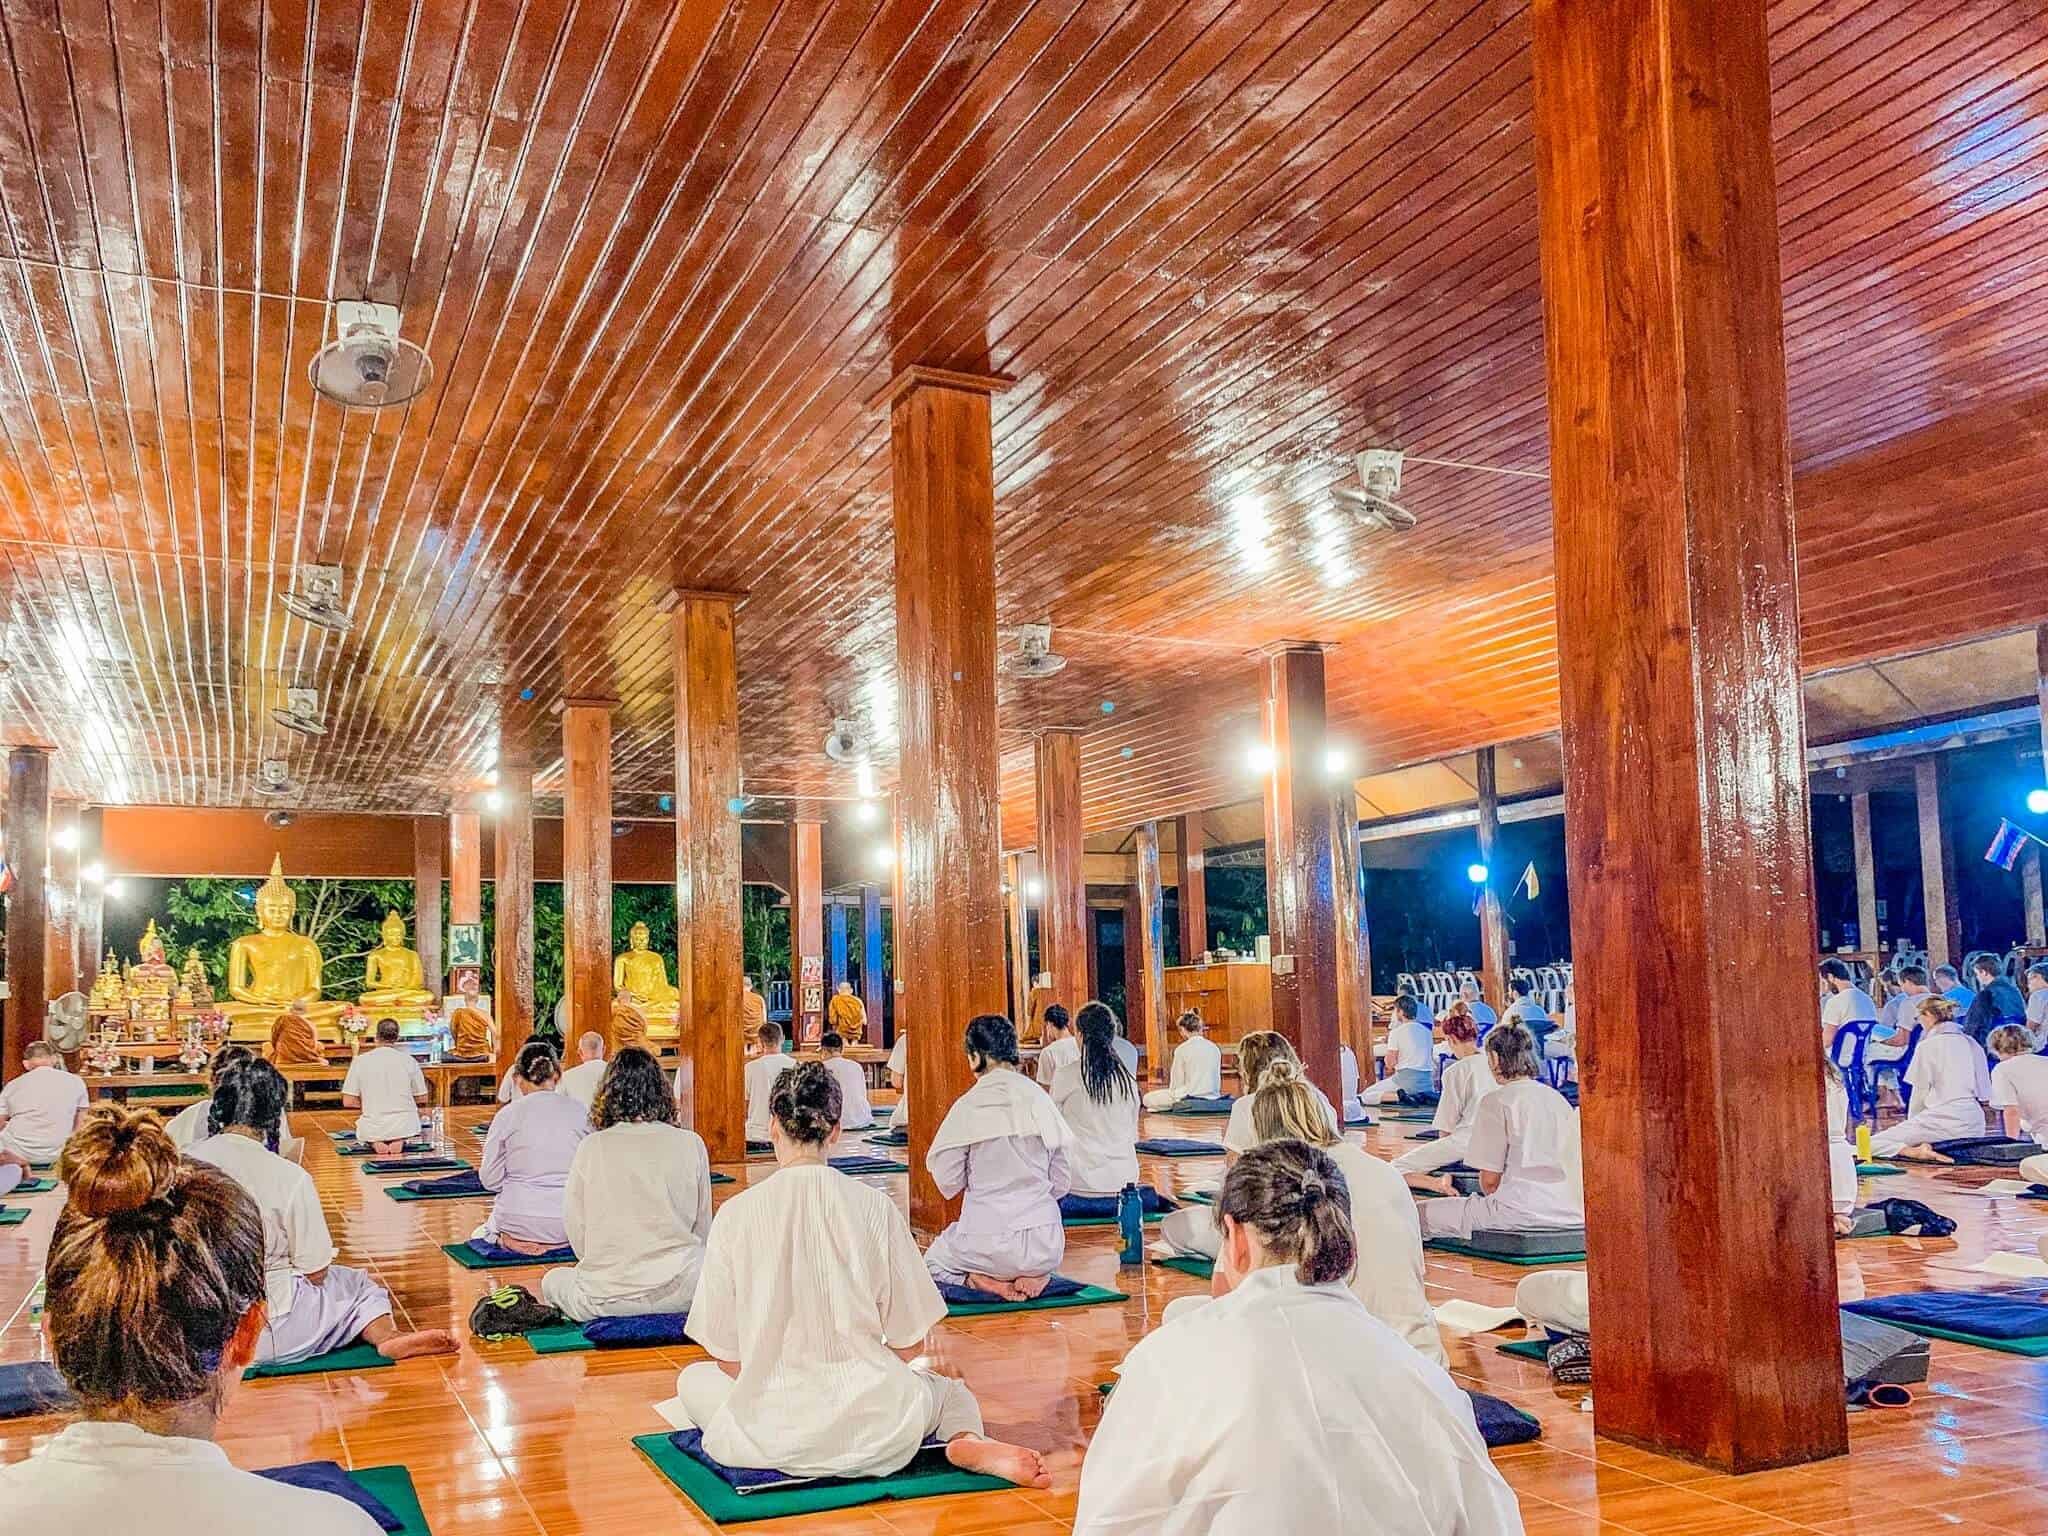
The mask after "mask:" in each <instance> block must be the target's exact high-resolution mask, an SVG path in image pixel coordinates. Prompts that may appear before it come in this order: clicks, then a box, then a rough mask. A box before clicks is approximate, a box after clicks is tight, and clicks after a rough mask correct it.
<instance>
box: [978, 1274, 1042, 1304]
mask: <svg viewBox="0 0 2048 1536" xmlns="http://www.w3.org/2000/svg"><path fill="white" fill-rule="evenodd" d="M967 1284H968V1285H969V1286H970V1287H971V1288H972V1289H974V1290H977V1291H987V1292H988V1293H989V1294H990V1295H991V1296H1000V1297H1002V1298H1003V1300H1005V1301H1028V1300H1029V1299H1030V1298H1029V1297H1027V1296H1025V1295H1024V1294H1023V1293H1022V1292H1021V1291H1019V1290H1018V1289H1017V1286H1016V1283H1015V1282H1014V1281H1010V1280H998V1279H997V1278H996V1277H995V1276H994V1275H979V1274H974V1273H972V1272H971V1271H970V1272H969V1274H968V1276H967Z"/></svg>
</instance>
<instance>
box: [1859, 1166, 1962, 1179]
mask: <svg viewBox="0 0 2048 1536" xmlns="http://www.w3.org/2000/svg"><path fill="white" fill-rule="evenodd" d="M1927 1166H1928V1167H1930V1168H1951V1167H1954V1166H1955V1165H1954V1164H1953V1163H1929V1164H1928V1165H1927ZM1905 1171H1906V1170H1905V1169H1903V1168H1894V1167H1893V1166H1892V1165H1891V1164H1890V1163H1858V1164H1857V1165H1856V1177H1857V1178H1859V1179H1888V1178H1890V1177H1892V1176H1893V1175H1894V1174H1899V1173H1904V1172H1905Z"/></svg>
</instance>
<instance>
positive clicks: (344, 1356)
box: [242, 1344, 397, 1381]
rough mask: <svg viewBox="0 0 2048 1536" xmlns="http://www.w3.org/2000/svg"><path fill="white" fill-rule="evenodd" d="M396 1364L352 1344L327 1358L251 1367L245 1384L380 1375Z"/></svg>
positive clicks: (372, 1347) (371, 1347)
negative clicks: (330, 1373) (366, 1373)
mask: <svg viewBox="0 0 2048 1536" xmlns="http://www.w3.org/2000/svg"><path fill="white" fill-rule="evenodd" d="M395 1364H397V1362H396V1361H394V1360H387V1359H385V1358H384V1357H383V1356H382V1355H380V1354H378V1353H377V1346H376V1345H374V1344H351V1345H349V1346H348V1347H347V1348H346V1349H330V1350H329V1351H328V1352H327V1353H326V1354H324V1355H310V1356H308V1357H307V1358H306V1359H304V1360H294V1361H291V1362H290V1363H288V1364H287V1363H285V1362H283V1361H279V1360H268V1361H265V1362H264V1363H263V1364H262V1365H252V1366H250V1367H249V1369H247V1370H246V1371H244V1372H242V1380H244V1381H262V1380H264V1379H265V1378H267V1377H271V1376H319V1375H322V1374H323V1373H325V1372H328V1371H377V1370H382V1369H383V1368H384V1367H386V1366H388V1365H395Z"/></svg>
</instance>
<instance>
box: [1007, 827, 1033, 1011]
mask: <svg viewBox="0 0 2048 1536" xmlns="http://www.w3.org/2000/svg"><path fill="white" fill-rule="evenodd" d="M1003 885H1004V895H1003V915H1004V918H1005V919H1006V920H1007V924H1008V929H1009V938H1010V1021H1011V1022H1012V1023H1013V1024H1015V1025H1016V1026H1017V1030H1018V1033H1020V1034H1021V1033H1023V1030H1024V1026H1025V1024H1026V1022H1027V1021H1028V1020H1029V1019H1030V1016H1031V930H1030V928H1029V927H1027V926H1026V921H1027V920H1026V916H1025V913H1026V906H1025V901H1024V860H1023V857H1022V855H1020V854H1015V853H1012V854H1007V855H1005V856H1004V858H1003Z"/></svg>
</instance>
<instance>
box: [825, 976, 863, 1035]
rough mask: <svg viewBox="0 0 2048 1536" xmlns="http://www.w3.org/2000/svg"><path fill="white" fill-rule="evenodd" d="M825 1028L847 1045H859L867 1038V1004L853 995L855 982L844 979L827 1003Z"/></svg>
mask: <svg viewBox="0 0 2048 1536" xmlns="http://www.w3.org/2000/svg"><path fill="white" fill-rule="evenodd" d="M825 1028H826V1029H828V1030H830V1031H831V1032H832V1033H833V1034H835V1035H837V1036H838V1037H839V1038H840V1039H841V1040H842V1041H843V1042H845V1043H846V1044H847V1045H859V1044H860V1043H861V1041H862V1040H864V1039H866V1038H867V1033H868V1010H867V1005H866V1004H864V1003H863V1002H861V1000H860V999H859V998H857V997H855V996H854V995H853V983H852V982H850V981H842V982H841V983H839V986H838V988H837V989H836V990H835V991H834V992H833V994H832V1000H831V1001H830V1002H829V1003H827V1004H826V1005H825Z"/></svg>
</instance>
